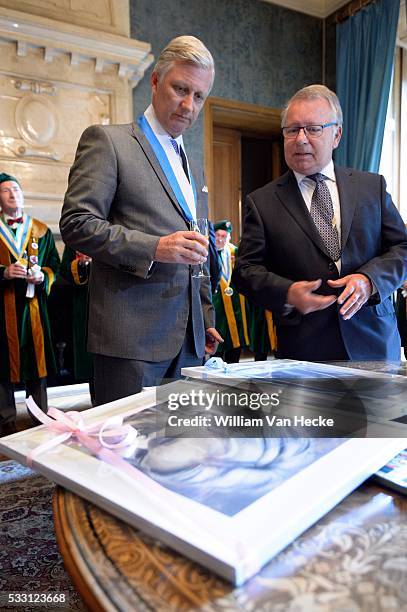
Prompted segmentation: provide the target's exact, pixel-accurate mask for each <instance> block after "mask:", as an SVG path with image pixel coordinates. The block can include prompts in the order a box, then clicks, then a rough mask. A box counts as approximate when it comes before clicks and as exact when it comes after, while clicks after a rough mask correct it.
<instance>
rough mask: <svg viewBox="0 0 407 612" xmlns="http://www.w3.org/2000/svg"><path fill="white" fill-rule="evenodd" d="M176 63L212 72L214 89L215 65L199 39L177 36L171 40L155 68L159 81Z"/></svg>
mask: <svg viewBox="0 0 407 612" xmlns="http://www.w3.org/2000/svg"><path fill="white" fill-rule="evenodd" d="M174 62H187V63H189V64H193V65H194V66H198V67H199V68H203V69H204V70H210V71H211V72H212V82H211V86H210V89H211V88H212V85H213V81H214V78H215V64H214V61H213V57H212V55H211V53H210V51H209V50H208V49H207V48H206V47H205V45H204V44H203V42H201V41H200V40H199V38H195V36H177V37H176V38H173V39H172V40H170V42H169V43H168V45H167V46H166V47H165V48H164V49H163V50H162V51H161V53H160V55H159V58H158V60H157V62H156V64H155V66H154V72H156V73H157V76H158V79H161V78H162V77H163V76H164V75H165V73H166V72H168V70H169V69H170V68H171V67H172V65H173V64H174Z"/></svg>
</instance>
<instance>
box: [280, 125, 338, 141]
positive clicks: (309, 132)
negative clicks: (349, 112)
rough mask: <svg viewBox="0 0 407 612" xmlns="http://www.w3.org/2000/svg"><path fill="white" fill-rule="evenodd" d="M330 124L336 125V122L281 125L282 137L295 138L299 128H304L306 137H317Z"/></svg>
mask: <svg viewBox="0 0 407 612" xmlns="http://www.w3.org/2000/svg"><path fill="white" fill-rule="evenodd" d="M331 125H338V124H337V123H334V122H332V123H324V124H323V125H293V126H289V127H283V128H282V130H283V136H284V138H297V136H298V134H299V133H300V130H304V134H305V135H306V136H308V138H319V137H320V136H321V134H322V132H323V130H324V128H327V127H331Z"/></svg>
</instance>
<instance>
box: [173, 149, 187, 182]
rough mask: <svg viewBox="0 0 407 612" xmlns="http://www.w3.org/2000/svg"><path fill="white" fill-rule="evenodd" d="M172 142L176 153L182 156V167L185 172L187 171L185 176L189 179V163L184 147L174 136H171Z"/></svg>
mask: <svg viewBox="0 0 407 612" xmlns="http://www.w3.org/2000/svg"><path fill="white" fill-rule="evenodd" d="M170 142H171V144H172V147H173V149H174V151H175V153H176V154H177V155H178V157H179V158H180V161H181V164H182V167H183V169H184V172H185V176H186V177H187V179H188V181H189V172H188V163H187V158H186V156H185V153H184V150H183V148H182V147H180V146H179V145H178V143H177V141H176V140H175V139H174V138H170Z"/></svg>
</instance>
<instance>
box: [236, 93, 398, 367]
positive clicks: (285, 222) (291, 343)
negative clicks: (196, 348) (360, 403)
mask: <svg viewBox="0 0 407 612" xmlns="http://www.w3.org/2000/svg"><path fill="white" fill-rule="evenodd" d="M282 128H283V136H284V152H285V159H286V162H287V165H288V166H289V168H290V170H289V171H288V172H287V173H286V174H284V175H283V176H282V177H280V178H279V179H277V180H275V181H273V182H271V183H269V184H267V185H266V186H265V187H263V188H261V189H258V190H257V191H255V192H253V193H252V194H250V195H249V196H248V198H247V203H246V210H245V218H244V227H243V237H242V241H241V244H240V247H239V257H238V261H237V265H236V267H235V272H234V277H233V280H234V283H235V285H236V286H237V288H238V290H239V291H240V292H241V293H243V294H245V295H246V296H247V297H248V298H249V299H250V300H252V301H253V302H255V303H257V304H258V305H260V306H263V307H264V308H266V309H268V310H272V311H273V317H274V320H275V323H276V327H277V343H278V347H277V351H278V352H277V356H278V357H281V358H291V359H304V360H310V361H320V360H340V359H346V360H347V359H351V360H356V359H360V360H363V359H379V360H380V359H391V360H398V359H399V358H400V336H399V334H398V331H397V323H396V318H395V313H394V308H393V305H392V302H391V295H392V293H393V291H395V289H397V288H398V287H399V286H400V285H401V283H402V281H403V280H404V279H405V278H406V277H407V235H406V229H405V227H404V223H403V221H402V219H401V217H400V215H399V213H398V211H397V209H396V207H395V206H394V204H393V202H392V200H391V197H390V195H389V194H388V193H386V185H385V181H384V179H383V177H381V176H379V175H377V174H371V173H367V172H359V171H356V170H352V169H350V168H340V167H338V166H334V164H333V162H332V152H333V150H334V149H335V148H336V147H337V146H338V144H339V141H340V138H341V134H342V111H341V107H340V104H339V100H338V98H337V96H336V95H335V94H334V93H333V92H332V91H330V90H329V89H328V88H327V87H325V86H323V85H311V86H309V87H305V88H303V89H301V90H300V91H299V92H297V93H296V94H295V95H294V96H293V97H292V98H291V100H290V101H289V102H288V104H287V106H286V108H285V109H284V111H283V115H282Z"/></svg>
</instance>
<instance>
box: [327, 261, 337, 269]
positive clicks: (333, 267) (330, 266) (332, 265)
mask: <svg viewBox="0 0 407 612" xmlns="http://www.w3.org/2000/svg"><path fill="white" fill-rule="evenodd" d="M328 269H329V271H330V272H334V271H335V270H336V266H335V264H334V262H333V261H331V262H330V263H329V266H328Z"/></svg>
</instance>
